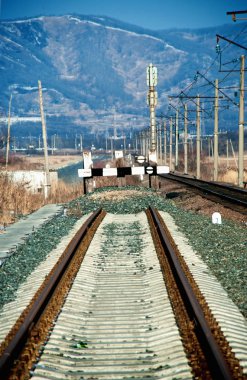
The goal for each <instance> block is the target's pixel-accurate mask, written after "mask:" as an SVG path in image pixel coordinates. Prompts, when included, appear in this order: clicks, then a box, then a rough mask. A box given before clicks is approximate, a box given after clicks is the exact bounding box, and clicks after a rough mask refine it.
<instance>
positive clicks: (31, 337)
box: [0, 207, 244, 380]
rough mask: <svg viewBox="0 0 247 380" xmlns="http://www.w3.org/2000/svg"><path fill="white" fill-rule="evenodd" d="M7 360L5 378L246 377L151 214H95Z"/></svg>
mask: <svg viewBox="0 0 247 380" xmlns="http://www.w3.org/2000/svg"><path fill="white" fill-rule="evenodd" d="M150 231H151V234H152V237H153V239H152V238H151V235H150ZM157 255H158V256H157ZM161 271H162V272H161ZM164 281H165V282H166V286H165V284H164ZM166 288H167V290H166ZM50 298H51V299H50ZM174 313H175V316H174ZM177 326H179V330H178V328H177ZM239 339H240V338H239ZM0 354H1V358H0V373H1V379H4V380H5V379H19V380H21V379H27V378H28V377H29V376H32V378H33V379H35V380H36V379H37V380H38V379H40V378H42V379H65V378H69V379H85V380H89V379H91V380H92V379H110V378H111V379H114V380H120V379H133V378H135V379H142V380H148V379H150V378H152V379H174V378H188V379H192V378H198V379H217V380H219V379H224V380H227V379H244V375H243V370H242V367H241V363H240V362H239V360H238V359H237V358H236V357H235V355H234V354H233V352H232V350H231V347H230V345H229V343H228V341H227V339H226V338H225V336H224V335H223V333H222V331H221V329H220V327H219V326H218V322H217V321H216V320H215V318H214V316H213V315H212V313H211V311H210V309H209V307H208V306H207V301H206V300H205V298H204V296H203V295H202V293H201V291H200V290H199V289H198V286H197V284H196V283H195V281H194V280H193V277H192V276H191V273H190V270H189V269H188V267H187V265H186V263H185V261H184V260H183V258H182V256H181V254H180V253H179V251H178V249H177V247H176V244H175V242H174V241H173V239H172V237H171V234H170V233H169V230H168V228H167V227H166V225H165V223H164V220H163V218H162V216H161V215H160V214H159V213H158V212H157V210H155V209H153V208H152V207H151V208H150V209H149V210H148V211H147V212H146V214H145V213H144V212H143V213H140V214H137V215H113V214H107V215H105V213H104V212H102V210H97V212H95V213H94V214H93V215H91V216H90V217H89V219H88V220H87V221H86V222H85V223H84V224H83V226H82V227H81V229H80V230H79V231H78V233H77V234H76V237H75V238H74V239H73V240H72V241H71V243H70V244H69V245H68V248H67V249H66V250H65V252H64V254H63V255H62V256H61V258H60V259H59V261H58V263H57V265H56V266H55V267H54V269H53V270H52V271H51V272H50V274H49V275H48V276H47V278H46V280H45V283H44V285H42V287H41V288H40V290H39V291H38V292H37V294H36V295H35V296H34V298H33V300H32V302H31V304H30V306H29V307H28V308H27V309H26V310H25V312H24V313H23V314H22V316H21V317H20V318H19V320H18V321H17V323H16V324H15V326H14V328H13V329H12V331H11V332H10V333H9V334H8V335H7V336H6V338H5V340H4V342H3V343H2V345H1V347H0Z"/></svg>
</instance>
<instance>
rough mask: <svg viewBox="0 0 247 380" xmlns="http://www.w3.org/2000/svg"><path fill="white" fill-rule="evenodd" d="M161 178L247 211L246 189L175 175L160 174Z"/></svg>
mask: <svg viewBox="0 0 247 380" xmlns="http://www.w3.org/2000/svg"><path fill="white" fill-rule="evenodd" d="M159 177H160V178H163V179H168V180H171V181H176V182H180V183H184V184H185V185H187V186H190V187H191V188H194V189H197V190H199V191H201V192H203V193H204V194H209V195H212V196H214V197H217V198H218V199H221V200H224V201H225V202H228V203H229V205H234V207H236V206H239V207H241V208H243V209H244V210H246V209H247V191H246V189H242V188H238V187H234V186H229V185H226V184H225V185H223V184H219V183H215V182H212V181H204V180H201V179H195V178H191V177H187V176H184V175H180V174H174V173H169V174H160V175H159Z"/></svg>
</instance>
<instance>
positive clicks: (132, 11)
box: [0, 0, 247, 30]
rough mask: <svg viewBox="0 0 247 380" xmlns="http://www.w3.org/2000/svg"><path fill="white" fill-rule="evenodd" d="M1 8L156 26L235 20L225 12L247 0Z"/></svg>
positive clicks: (19, 0) (6, 0) (70, 2)
mask: <svg viewBox="0 0 247 380" xmlns="http://www.w3.org/2000/svg"><path fill="white" fill-rule="evenodd" d="M0 8H1V13H0V15H1V19H8V18H22V17H26V16H27V17H30V16H37V15H62V14H69V13H78V14H82V15H97V16H98V15H101V16H109V17H113V18H116V19H118V20H122V21H125V22H129V23H131V24H135V25H139V26H142V27H146V28H149V29H154V30H157V29H167V28H174V27H175V28H180V27H188V28H200V27H208V26H217V25H222V24H226V23H232V20H231V17H230V16H226V12H227V11H233V10H234V11H236V10H246V9H247V0H0Z"/></svg>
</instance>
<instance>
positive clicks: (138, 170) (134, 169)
mask: <svg viewBox="0 0 247 380" xmlns="http://www.w3.org/2000/svg"><path fill="white" fill-rule="evenodd" d="M131 173H132V174H133V175H142V174H144V173H145V168H144V166H133V167H132V168H131Z"/></svg>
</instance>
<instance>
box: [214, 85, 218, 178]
mask: <svg viewBox="0 0 247 380" xmlns="http://www.w3.org/2000/svg"><path fill="white" fill-rule="evenodd" d="M218 85H219V83H218V79H215V100H214V181H218V158H219V88H218Z"/></svg>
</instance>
